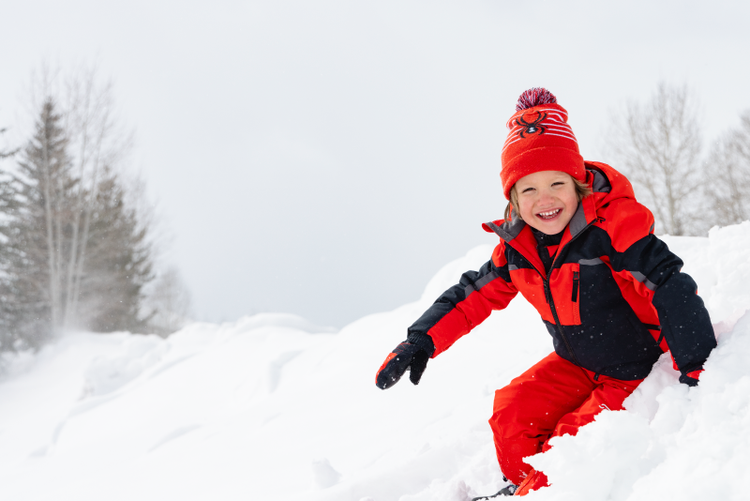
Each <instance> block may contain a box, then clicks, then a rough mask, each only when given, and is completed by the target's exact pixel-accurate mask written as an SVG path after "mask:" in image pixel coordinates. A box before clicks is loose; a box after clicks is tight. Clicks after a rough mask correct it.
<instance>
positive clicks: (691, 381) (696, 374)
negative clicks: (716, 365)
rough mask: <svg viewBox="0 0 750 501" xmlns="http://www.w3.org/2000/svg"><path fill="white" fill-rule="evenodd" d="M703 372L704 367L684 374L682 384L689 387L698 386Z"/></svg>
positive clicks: (681, 379) (681, 376)
mask: <svg viewBox="0 0 750 501" xmlns="http://www.w3.org/2000/svg"><path fill="white" fill-rule="evenodd" d="M701 372H703V367H702V366H701V367H700V368H698V369H696V370H694V371H690V372H687V371H686V372H683V373H682V374H681V375H680V383H682V384H686V385H688V386H698V380H699V379H700V377H701Z"/></svg>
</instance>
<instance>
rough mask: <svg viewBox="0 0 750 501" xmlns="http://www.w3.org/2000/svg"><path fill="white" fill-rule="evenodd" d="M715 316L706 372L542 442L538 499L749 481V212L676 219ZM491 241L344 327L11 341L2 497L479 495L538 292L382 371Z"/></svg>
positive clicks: (295, 324)
mask: <svg viewBox="0 0 750 501" xmlns="http://www.w3.org/2000/svg"><path fill="white" fill-rule="evenodd" d="M665 241H666V242H667V244H668V245H669V246H670V248H672V249H673V250H674V251H675V252H676V253H677V254H678V255H680V256H681V257H682V258H683V259H684V261H685V271H686V272H688V273H690V274H691V275H692V276H693V277H694V278H695V279H696V281H697V282H698V285H699V291H700V293H701V296H702V297H703V299H704V301H705V302H706V305H707V307H708V309H709V312H710V313H711V316H712V320H713V322H714V323H715V329H716V332H717V336H718V340H719V346H718V348H717V349H716V350H715V351H714V352H713V354H712V355H711V358H710V359H709V361H708V363H707V364H706V371H705V372H704V374H703V376H702V378H701V384H700V386H698V387H697V388H688V387H686V386H684V385H680V384H679V383H678V381H677V374H676V373H675V371H674V370H673V369H672V367H671V363H670V361H669V359H668V357H663V358H662V359H661V360H660V361H659V362H658V363H657V364H656V366H655V368H654V371H653V372H652V374H651V375H650V376H649V377H648V378H647V379H646V380H645V381H644V383H643V384H642V385H641V386H640V387H639V388H638V390H637V391H636V392H635V393H634V394H633V395H632V396H631V397H630V398H629V399H628V400H627V401H626V410H625V411H619V412H604V413H602V414H601V415H600V416H598V417H597V419H596V420H595V421H594V422H593V423H591V424H590V425H588V426H586V427H584V428H583V429H582V430H581V431H580V433H579V434H578V435H577V436H576V437H561V438H558V439H557V440H556V441H555V442H554V443H553V445H554V447H553V448H552V450H550V451H549V452H547V453H545V454H542V455H538V456H535V457H533V458H531V460H530V461H531V462H532V464H534V465H535V466H537V467H539V468H541V469H543V470H544V471H545V472H547V474H548V475H549V477H550V479H551V481H552V483H553V485H552V487H550V488H547V489H544V490H540V491H538V492H533V493H531V494H530V495H529V497H528V499H530V500H534V499H539V500H574V499H575V500H576V501H601V500H604V499H608V500H612V501H643V500H659V501H662V500H664V499H681V500H683V501H692V500H695V501H698V500H701V501H702V500H705V499H722V500H744V499H747V498H748V497H747V494H746V493H745V488H744V482H743V478H744V473H745V472H747V471H750V431H748V430H750V313H748V310H750V290H748V288H747V287H746V284H748V283H750V259H748V251H747V249H750V223H743V224H741V225H736V226H731V227H727V228H714V229H713V230H712V231H711V232H710V234H709V236H708V237H707V238H686V237H665ZM490 252H491V246H482V247H479V248H477V249H473V250H471V251H470V252H469V253H468V254H467V255H466V256H465V257H463V258H461V259H458V260H456V261H454V262H452V263H449V264H448V265H446V266H445V267H444V268H443V269H441V270H440V271H439V272H438V273H437V274H436V275H435V277H434V278H433V279H432V280H431V281H430V282H429V284H427V286H426V289H425V293H424V294H423V296H422V297H421V298H420V299H419V300H418V301H416V302H414V303H411V304H407V305H404V306H402V307H400V308H398V309H396V310H394V311H392V312H387V313H379V314H373V315H369V316H367V317H364V318H362V319H360V320H358V321H356V322H354V323H352V324H350V325H348V326H346V327H345V328H344V329H341V331H339V332H335V331H334V330H332V329H326V328H320V327H317V326H314V325H312V324H310V323H309V322H307V321H305V320H304V319H301V318H299V317H296V316H294V315H284V314H265V315H255V316H250V317H244V318H242V319H239V320H238V321H237V322H231V323H224V324H221V325H214V324H205V323H199V324H193V325H189V326H187V327H185V328H184V329H183V330H181V331H180V332H178V333H176V334H174V335H173V336H170V337H169V338H167V339H162V338H159V337H157V336H141V335H133V334H129V333H116V334H108V335H100V334H90V333H77V334H73V335H70V336H67V337H65V338H63V339H61V340H60V341H58V342H57V343H55V344H52V345H50V346H47V347H45V348H44V349H43V350H41V351H40V352H39V353H37V354H35V355H31V354H22V355H19V356H16V357H5V358H4V360H3V362H4V367H5V369H4V370H5V375H4V377H3V379H2V380H0V472H2V473H1V474H0V475H2V477H1V478H0V480H1V482H0V484H1V485H2V492H3V495H4V498H7V499H14V500H16V499H18V500H44V499H76V500H82V501H86V500H92V501H93V500H97V501H98V500H100V499H102V498H106V499H113V500H132V499H138V500H141V501H146V500H160V501H161V500H163V499H196V500H197V499H222V500H235V499H236V500H247V499H281V500H289V501H292V500H305V501H466V500H468V499H470V498H471V497H472V496H476V495H479V494H487V493H492V492H495V491H496V490H497V489H499V488H500V487H501V486H502V485H504V482H503V480H502V475H501V473H500V471H499V469H498V467H497V464H496V460H495V457H494V447H493V444H492V436H491V432H490V429H489V426H488V425H487V423H486V420H487V418H489V416H490V413H491V409H492V398H493V395H494V391H495V389H497V388H499V387H501V386H503V385H504V384H506V383H507V382H508V381H510V379H512V378H513V377H515V376H516V375H518V374H519V373H521V372H522V371H524V370H525V369H526V368H528V367H529V366H530V365H532V364H533V363H535V362H536V361H538V360H539V359H540V358H542V357H543V356H545V355H547V354H548V353H549V352H550V351H551V343H550V341H549V337H548V334H547V333H546V330H545V328H544V326H543V325H542V323H541V322H540V321H539V319H538V315H537V314H536V312H535V311H534V310H533V308H531V306H529V305H528V304H527V303H525V302H524V301H523V300H522V299H521V298H519V299H517V300H515V301H513V303H512V304H511V305H510V307H509V308H508V309H506V310H505V311H502V312H496V313H494V314H493V315H492V316H491V317H490V318H489V319H488V320H487V321H486V322H485V323H484V324H482V325H481V326H479V327H478V328H477V329H475V331H474V332H472V333H471V334H470V335H468V336H466V337H464V338H463V339H461V340H459V341H458V342H457V343H456V344H455V346H454V347H453V348H452V349H451V350H449V351H448V352H446V353H445V354H443V355H441V356H440V357H439V358H437V359H435V360H433V361H431V362H430V363H429V364H428V367H427V370H426V372H425V375H424V377H423V379H422V382H421V383H420V384H419V386H417V387H415V386H413V385H411V384H410V383H409V382H408V381H407V380H404V381H402V382H400V383H399V384H398V385H396V386H395V387H394V388H392V389H390V390H388V391H381V390H378V389H377V388H376V387H375V384H374V378H375V371H376V370H377V368H378V367H379V366H380V364H381V363H382V361H383V359H384V358H385V356H386V355H387V353H389V352H390V350H391V349H392V348H393V347H394V346H395V345H396V344H397V343H398V342H400V341H402V340H403V339H404V337H405V333H406V328H407V327H408V326H409V325H410V324H411V323H412V322H413V321H414V319H416V318H417V317H418V316H419V315H420V314H421V313H422V311H424V309H425V308H426V307H427V306H429V304H430V303H431V302H432V301H433V300H434V299H435V298H436V297H437V296H438V295H439V294H440V293H441V292H442V291H443V290H444V289H445V288H447V287H448V286H450V285H452V284H453V283H455V281H456V280H457V279H458V277H459V276H460V274H461V273H463V272H464V271H466V270H468V269H476V268H477V267H479V266H481V264H482V263H483V262H484V261H485V260H486V259H488V258H489V255H490Z"/></svg>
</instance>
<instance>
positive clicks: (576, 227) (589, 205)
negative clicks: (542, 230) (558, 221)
mask: <svg viewBox="0 0 750 501" xmlns="http://www.w3.org/2000/svg"><path fill="white" fill-rule="evenodd" d="M602 165H604V164H598V163H590V164H589V163H587V164H586V167H587V173H586V180H587V181H588V183H589V186H591V189H592V191H593V193H592V194H591V195H589V196H587V197H584V198H583V200H581V202H580V203H579V204H578V208H577V209H576V212H575V214H573V217H572V218H571V219H570V222H569V223H568V226H567V227H566V228H565V230H564V232H563V237H562V240H561V242H560V247H559V249H562V248H563V247H565V245H566V244H568V243H569V242H570V241H571V240H573V239H574V238H575V237H576V236H578V235H579V234H580V233H581V232H582V231H583V230H585V229H586V228H587V227H588V226H589V225H590V224H592V223H593V222H594V221H596V219H597V217H598V216H597V209H598V208H599V207H601V206H602V205H603V204H604V203H606V201H607V199H608V198H609V197H608V196H609V194H610V193H611V192H612V184H611V183H610V181H609V179H608V178H607V176H606V175H605V174H604V172H603V171H602V170H601V169H599V168H598V167H600V166H602ZM589 167H590V168H589ZM605 167H608V168H609V169H611V170H612V171H614V169H612V168H611V167H609V166H605ZM615 172H616V171H615ZM631 192H632V188H631ZM482 227H483V228H484V230H485V231H487V232H490V233H496V234H497V235H498V236H499V237H500V238H502V239H503V240H504V241H505V242H506V243H507V244H508V245H510V246H511V247H513V248H514V249H516V250H518V251H519V252H521V254H523V255H524V257H525V258H526V259H527V260H529V262H531V264H532V265H534V266H535V267H536V268H537V270H540V271H543V270H544V266H542V262H541V259H539V254H538V252H537V251H536V239H535V238H534V235H533V234H532V232H531V228H530V227H528V225H527V224H526V223H525V222H524V221H522V220H521V219H520V218H519V217H518V213H517V212H516V209H515V208H513V210H512V211H511V217H510V219H509V220H507V221H506V220H504V219H498V220H496V221H492V222H489V223H484V224H483V225H482ZM558 252H559V250H558Z"/></svg>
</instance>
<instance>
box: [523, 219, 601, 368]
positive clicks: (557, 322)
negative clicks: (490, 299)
mask: <svg viewBox="0 0 750 501" xmlns="http://www.w3.org/2000/svg"><path fill="white" fill-rule="evenodd" d="M595 222H596V219H594V220H593V221H592V222H590V223H589V224H587V225H586V226H585V227H584V228H583V229H582V230H581V231H579V232H578V233H577V234H576V235H575V236H574V237H573V238H571V239H570V242H568V243H567V244H565V247H567V246H568V245H570V244H571V243H573V241H574V240H575V239H576V238H578V236H579V235H581V234H582V233H583V232H584V231H586V230H587V229H588V228H589V226H591V225H592V224H594V223H595ZM563 250H564V248H562V249H559V250H558V252H557V255H556V256H555V258H554V259H553V260H552V265H551V266H550V267H549V269H550V273H551V272H552V270H553V269H554V268H555V261H557V256H560V255H562V251H563ZM532 267H533V266H532ZM534 269H535V270H536V268H535V267H534ZM536 272H537V273H539V275H540V276H541V277H542V281H543V282H544V295H545V296H546V299H547V303H548V304H549V309H550V311H551V312H552V318H554V319H555V327H556V328H557V332H558V334H560V339H562V340H563V343H565V347H566V348H567V349H568V353H570V356H571V357H573V362H574V363H575V364H576V365H577V366H578V367H580V368H581V370H582V371H583V372H584V374H586V377H587V378H589V379H591V377H590V376H589V375H588V371H586V370H585V369H584V368H583V365H581V362H579V361H578V357H576V354H575V352H574V351H573V347H572V345H571V344H570V341H569V340H568V337H567V336H566V335H565V331H564V330H563V328H562V322H560V317H559V316H558V315H557V308H556V307H555V301H554V300H553V299H552V289H551V287H550V285H549V277H547V276H546V274H543V273H541V272H540V271H539V270H536ZM574 279H575V277H574ZM577 285H578V282H577V281H575V286H577ZM576 292H578V291H576ZM598 379H599V374H596V375H595V376H594V380H598Z"/></svg>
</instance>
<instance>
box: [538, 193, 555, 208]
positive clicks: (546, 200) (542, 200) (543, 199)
mask: <svg viewBox="0 0 750 501" xmlns="http://www.w3.org/2000/svg"><path fill="white" fill-rule="evenodd" d="M553 202H554V197H553V196H552V193H551V192H550V190H547V189H541V190H539V198H538V199H537V203H538V204H539V205H541V206H542V207H545V206H547V205H552V203H553Z"/></svg>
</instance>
